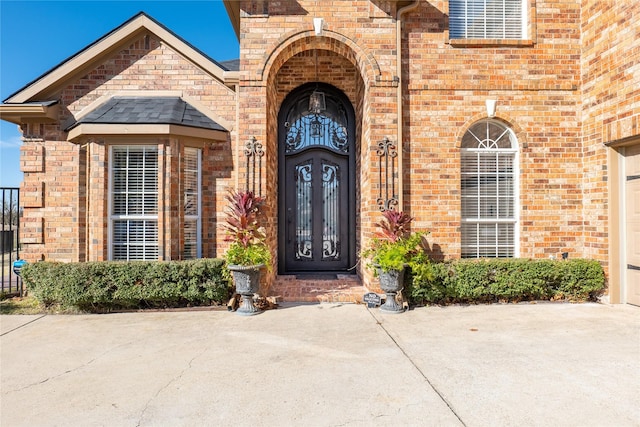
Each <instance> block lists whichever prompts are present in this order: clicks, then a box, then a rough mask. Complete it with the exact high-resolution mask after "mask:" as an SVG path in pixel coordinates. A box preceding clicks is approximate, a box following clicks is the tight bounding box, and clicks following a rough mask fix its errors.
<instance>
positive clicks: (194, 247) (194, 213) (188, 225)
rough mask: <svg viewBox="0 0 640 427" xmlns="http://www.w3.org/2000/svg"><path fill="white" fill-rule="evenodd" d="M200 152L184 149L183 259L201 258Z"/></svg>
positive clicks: (188, 148)
mask: <svg viewBox="0 0 640 427" xmlns="http://www.w3.org/2000/svg"><path fill="white" fill-rule="evenodd" d="M200 153H201V150H200V149H198V148H190V147H187V148H185V149H184V163H183V177H184V178H183V179H184V181H183V193H184V227H183V230H184V247H183V251H182V257H183V259H194V258H199V257H200V256H201V249H200V247H201V243H200V235H201V232H200V223H201V219H200V211H201V206H200V198H201V197H200V180H201V171H200V163H201V160H200V158H201V154H200Z"/></svg>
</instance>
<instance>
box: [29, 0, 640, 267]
mask: <svg viewBox="0 0 640 427" xmlns="http://www.w3.org/2000/svg"><path fill="white" fill-rule="evenodd" d="M528 4H529V9H528V12H529V14H530V22H529V25H528V29H527V31H528V40H525V41H520V42H507V43H498V42H496V41H491V42H483V43H474V44H465V43H462V42H460V41H451V40H449V38H448V29H447V22H448V18H447V17H448V13H449V12H448V1H447V0H433V1H428V2H426V1H423V2H420V3H419V6H418V8H417V9H415V10H413V11H411V12H409V13H408V14H407V15H406V16H405V18H404V24H403V32H402V48H401V53H402V69H403V72H402V74H401V75H400V76H397V61H398V56H397V54H398V52H397V50H396V35H397V34H396V30H397V25H396V21H395V14H396V6H397V3H396V2H392V1H370V0H359V1H328V0H327V1H320V2H318V1H311V0H299V1H281V2H266V1H265V2H256V1H241V3H240V9H241V22H240V33H241V38H240V55H241V58H240V59H241V72H240V84H239V87H238V91H237V94H236V93H234V92H233V91H231V90H230V89H229V88H227V87H225V86H224V85H222V84H220V82H218V81H216V80H215V79H213V78H212V77H211V76H209V75H208V74H206V73H205V72H203V71H202V70H200V69H198V68H197V67H194V66H193V65H192V64H190V63H189V62H187V61H185V60H184V59H183V58H182V57H181V56H180V55H179V54H177V53H176V52H175V51H173V50H172V49H171V48H170V46H168V45H166V44H164V43H163V42H162V41H160V40H157V39H156V38H154V37H153V36H149V35H142V36H140V38H139V39H137V40H135V41H134V42H132V43H131V44H130V45H129V46H127V47H126V48H124V49H122V50H120V51H118V52H116V53H114V54H113V55H112V56H111V57H110V58H108V59H106V60H104V61H103V62H102V63H100V64H99V65H97V66H96V67H95V69H94V70H92V71H89V72H87V74H86V75H84V76H82V77H80V78H77V79H75V80H74V81H71V82H67V83H66V84H65V85H64V87H61V88H60V90H59V98H60V100H61V104H62V108H61V109H60V111H61V113H60V123H64V122H65V121H67V120H69V119H70V118H71V117H72V115H73V114H78V113H80V112H82V111H83V110H84V109H86V108H87V107H89V106H90V105H92V103H94V102H95V101H96V100H98V99H100V98H101V97H103V96H104V95H108V94H114V93H119V92H122V91H136V92H139V91H148V92H154V91H179V92H181V93H183V94H184V96H187V97H189V99H193V100H195V101H197V102H199V103H201V104H202V105H204V106H206V107H209V108H210V109H211V111H213V112H214V113H215V114H216V115H218V117H219V118H220V119H221V120H223V121H224V122H225V123H230V124H234V123H237V125H238V127H237V128H234V129H233V131H232V132H231V133H230V135H229V139H228V140H227V141H224V142H214V143H211V142H207V141H195V140H188V139H184V138H172V137H171V136H163V137H162V138H156V140H154V141H153V143H157V144H160V145H161V146H162V148H163V150H165V152H166V153H167V158H166V159H165V161H166V163H165V167H166V168H167V170H169V171H170V172H171V174H170V176H174V175H175V176H179V175H180V171H179V163H177V157H176V156H177V154H178V153H180V152H181V151H180V150H181V147H183V146H184V145H185V144H193V145H194V146H198V147H201V148H202V150H203V162H202V168H203V187H202V201H203V256H216V255H220V254H221V253H222V251H223V250H224V249H225V248H226V246H227V243H226V242H224V236H223V231H222V227H221V224H222V222H223V220H224V206H225V201H224V195H225V194H226V190H227V189H228V188H230V187H233V188H243V187H244V186H245V183H246V179H247V176H246V175H245V169H244V165H245V163H244V162H245V157H244V154H243V149H244V145H245V143H246V142H247V141H248V140H250V139H252V138H254V137H255V138H256V139H257V140H258V142H260V143H262V144H263V145H264V147H265V152H266V154H265V157H264V158H263V159H262V160H263V169H262V170H261V171H260V173H261V175H260V177H261V180H262V183H263V189H262V190H263V194H264V195H266V196H267V198H268V199H267V200H268V205H267V220H268V227H267V233H268V236H269V241H270V242H274V243H273V246H272V249H273V253H274V259H277V257H276V254H277V250H278V248H277V244H276V242H277V231H278V230H277V224H278V218H277V209H278V207H277V192H278V134H277V133H278V123H277V118H278V112H279V109H280V106H281V104H282V101H283V99H284V98H285V97H286V96H287V94H288V93H290V92H291V91H292V90H293V89H295V88H296V87H298V86H299V85H301V84H304V83H307V82H310V81H315V80H316V72H315V58H316V53H317V58H318V76H319V77H318V80H320V81H322V82H326V83H329V84H332V85H334V86H336V87H338V88H339V89H341V90H342V91H344V92H345V94H347V96H348V97H349V99H350V100H351V102H352V104H353V106H354V109H355V112H356V122H357V123H356V134H357V135H356V136H357V143H356V145H357V156H356V167H357V174H358V177H357V182H358V184H357V185H358V187H357V192H356V193H357V197H358V200H357V227H356V230H355V233H356V234H357V242H358V245H363V244H366V242H367V239H368V238H370V237H371V236H372V234H373V223H374V222H375V221H376V220H377V219H378V218H379V216H378V215H379V214H378V207H377V205H376V204H375V200H376V198H377V197H378V192H379V184H380V183H379V182H378V178H377V177H378V172H379V170H378V167H379V164H378V161H379V158H378V156H377V154H376V150H377V148H378V143H379V142H380V141H382V140H383V139H384V138H389V140H391V141H392V142H394V143H398V142H399V141H397V135H398V119H397V110H398V105H397V95H398V92H397V86H398V84H401V85H402V86H401V87H402V89H403V90H402V108H403V116H402V121H401V126H402V128H401V130H402V133H403V141H402V145H403V148H404V149H403V151H402V153H403V154H402V155H403V171H402V178H403V182H404V186H403V193H402V198H403V202H404V204H403V206H402V209H404V210H406V211H408V212H409V213H410V214H411V215H412V216H414V217H415V218H416V222H415V226H416V228H419V229H427V230H430V231H431V235H430V237H429V240H430V242H431V243H432V244H433V245H435V248H434V253H433V255H434V256H436V257H438V258H455V257H458V256H459V254H460V140H461V137H462V135H463V134H464V132H465V131H466V130H467V129H468V128H469V127H470V126H471V125H472V124H473V123H475V122H476V121H478V120H481V119H484V118H486V112H485V100H486V99H496V100H497V101H498V104H497V113H496V120H499V121H501V122H503V123H505V124H506V125H508V126H509V127H511V129H513V130H514V132H515V134H516V136H517V139H518V146H519V153H518V166H519V192H520V197H519V231H520V239H519V241H520V256H522V257H532V258H547V257H558V256H559V254H560V253H561V252H569V254H570V256H571V257H595V258H597V259H600V260H602V261H605V260H606V259H607V256H608V253H607V245H608V240H607V239H608V231H607V209H608V206H607V200H608V194H607V179H609V178H610V177H608V176H607V169H606V164H607V150H606V149H605V147H604V145H603V143H605V142H609V141H615V140H619V139H624V138H626V137H629V136H632V135H637V134H638V133H639V129H638V127H639V126H640V123H639V122H640V100H639V98H640V96H639V95H638V93H637V87H638V86H640V77H638V73H637V72H636V70H637V64H638V63H640V49H639V48H638V43H637V40H638V39H639V38H640V34H639V33H638V30H637V29H635V28H637V24H635V23H634V20H633V17H635V16H637V15H640V4H639V3H638V2H630V1H622V2H616V3H615V4H614V3H612V2H602V1H597V0H531V1H529V3H528ZM314 17H322V18H324V25H323V34H322V35H321V36H316V35H315V34H314V31H313V24H312V20H313V18H314ZM634 27H635V28H634ZM23 131H24V133H25V136H27V138H26V141H25V144H24V147H23V149H22V150H23V151H22V159H21V162H22V168H23V170H24V171H25V182H24V184H23V189H22V193H23V200H24V201H25V215H24V220H23V232H24V234H23V241H24V242H25V243H28V245H27V248H26V250H25V254H27V256H28V257H32V258H35V257H39V254H40V253H45V252H46V254H47V257H51V258H53V259H59V260H83V259H91V260H100V259H106V257H107V249H108V248H107V246H106V245H107V243H106V242H107V231H106V225H105V224H106V221H107V219H108V212H107V199H106V198H107V195H108V183H107V178H106V177H107V172H106V171H108V149H107V145H108V144H109V143H113V142H114V141H112V140H109V139H104V138H94V139H87V140H85V141H82V142H81V143H80V144H77V145H76V144H72V143H69V142H65V139H66V135H65V134H64V132H62V131H61V130H60V127H58V126H54V125H38V124H34V125H29V126H27V128H25V129H23ZM53 171H56V173H55V174H54V173H52V172H53ZM85 176H88V180H87V179H85V178H84V177H85ZM164 179H165V181H163V183H162V188H163V189H164V193H163V196H162V197H163V199H162V200H163V201H164V203H163V206H164V207H165V210H164V211H163V214H164V215H165V217H163V219H162V221H166V222H167V224H171V226H168V227H166V228H165V234H164V238H165V240H166V242H167V245H165V247H164V249H165V250H166V252H167V256H169V257H171V258H176V257H179V248H180V232H179V230H176V228H179V222H180V221H179V218H180V204H179V202H178V200H176V199H175V198H173V196H172V195H173V194H178V195H179V194H180V191H181V190H180V187H179V183H178V182H172V181H171V179H167V178H166V177H165V178H164ZM87 183H88V184H87ZM27 205H28V206H27ZM74 218H76V219H77V221H74ZM84 218H86V219H84ZM96 224H98V225H96ZM168 242H173V243H168ZM274 271H277V268H276V269H274Z"/></svg>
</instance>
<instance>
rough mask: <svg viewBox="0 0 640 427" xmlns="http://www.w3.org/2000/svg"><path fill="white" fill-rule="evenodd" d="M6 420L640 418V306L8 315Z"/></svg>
mask: <svg viewBox="0 0 640 427" xmlns="http://www.w3.org/2000/svg"><path fill="white" fill-rule="evenodd" d="M0 332H1V334H2V335H1V337H0V345H1V354H0V356H1V365H0V368H1V374H0V375H1V407H0V410H1V416H0V424H1V425H2V426H3V427H4V426H7V427H9V426H12V427H13V426H234V425H238V426H290V425H291V426H298V425H299V426H372V425H374V426H375V425H385V426H395V425H405V426H406V425H415V426H438V425H442V426H462V425H466V426H640V308H637V307H632V306H622V305H616V306H607V305H598V304H584V305H570V304H549V303H547V304H521V305H493V306H471V307H446V308H437V307H428V308H418V309H415V310H412V311H409V312H407V313H404V314H400V315H388V314H387V315H385V314H381V313H380V312H379V311H378V310H377V309H372V310H369V309H367V308H365V307H364V306H362V305H353V304H348V305H334V304H320V305H297V306H295V305H292V306H286V307H281V308H280V309H277V310H271V311H268V312H266V313H263V314H261V315H258V316H254V317H241V316H237V315H235V314H232V313H228V312H224V311H193V312H145V313H126V314H110V315H86V316H85V315H83V316H1V317H0Z"/></svg>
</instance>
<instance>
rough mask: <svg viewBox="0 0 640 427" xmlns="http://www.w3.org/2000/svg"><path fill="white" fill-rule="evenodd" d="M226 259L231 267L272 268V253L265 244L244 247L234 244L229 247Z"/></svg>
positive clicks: (237, 243)
mask: <svg viewBox="0 0 640 427" xmlns="http://www.w3.org/2000/svg"><path fill="white" fill-rule="evenodd" d="M225 258H226V259H227V262H228V263H229V264H231V265H259V264H264V265H265V266H266V267H267V269H270V268H271V252H270V251H269V248H268V247H267V245H265V244H264V243H256V244H253V245H250V246H247V247H244V246H242V244H240V243H239V242H233V243H232V244H231V245H230V246H229V249H228V250H227V253H226V254H225Z"/></svg>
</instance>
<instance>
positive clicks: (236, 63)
mask: <svg viewBox="0 0 640 427" xmlns="http://www.w3.org/2000/svg"><path fill="white" fill-rule="evenodd" d="M218 65H220V66H221V67H222V68H224V70H225V71H240V60H239V59H230V60H228V61H221V62H218Z"/></svg>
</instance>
